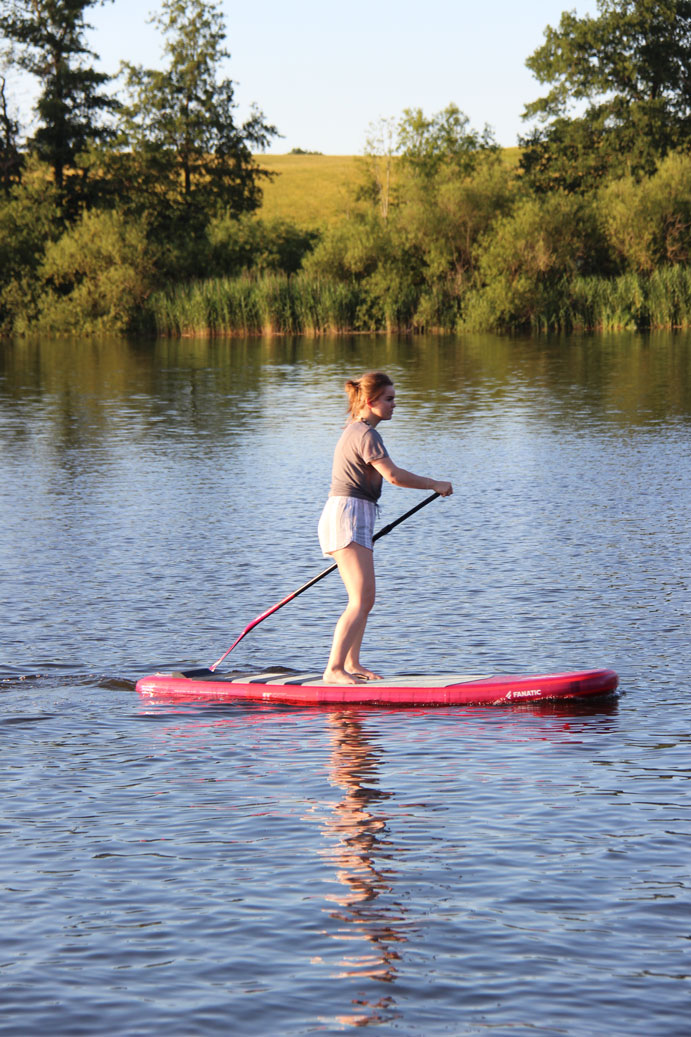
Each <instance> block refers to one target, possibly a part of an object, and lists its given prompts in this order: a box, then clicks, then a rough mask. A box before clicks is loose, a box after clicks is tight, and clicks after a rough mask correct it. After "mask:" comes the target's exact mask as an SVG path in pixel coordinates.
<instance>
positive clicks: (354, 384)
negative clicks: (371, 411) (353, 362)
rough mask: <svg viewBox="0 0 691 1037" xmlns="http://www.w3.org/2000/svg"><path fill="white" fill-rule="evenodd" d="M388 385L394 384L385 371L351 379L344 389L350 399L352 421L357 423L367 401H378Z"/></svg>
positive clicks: (349, 408) (349, 407)
mask: <svg viewBox="0 0 691 1037" xmlns="http://www.w3.org/2000/svg"><path fill="white" fill-rule="evenodd" d="M387 385H393V382H392V381H391V379H390V378H389V376H388V374H384V372H383V371H368V372H367V373H366V374H363V376H362V378H358V379H355V378H349V379H348V381H347V382H346V383H345V386H344V388H345V391H346V395H347V397H348V414H349V415H350V420H351V421H355V420H356V419H357V416H358V414H359V413H360V411H361V410H362V409H363V407H365V406H366V405H367V401H368V400H376V398H377V397H378V396H381V394H382V392H383V391H384V389H385V388H386V386H387Z"/></svg>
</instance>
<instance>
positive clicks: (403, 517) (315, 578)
mask: <svg viewBox="0 0 691 1037" xmlns="http://www.w3.org/2000/svg"><path fill="white" fill-rule="evenodd" d="M438 496H439V494H438V493H433V494H432V496H431V497H425V499H424V500H423V501H420V503H419V504H416V505H415V507H414V508H411V509H410V511H406V513H405V514H404V515H400V516H399V517H398V518H397V519H394V521H393V522H389V524H388V526H384V527H383V528H382V529H380V530H379V532H378V533H375V534H374V536H373V537H372V540H379V538H380V537H384V536H386V534H387V533H390V532H391V530H392V529H395V528H396V526H399V525H400V524H401V522H405V520H406V519H407V518H410V516H411V515H414V514H415V512H416V511H419V510H420V508H424V507H425V506H426V505H427V504H431V502H432V501H433V500H435V499H436V498H437V497H438ZM337 568H338V566H337V565H336V563H335V562H334V563H333V565H330V566H329V568H328V569H324V571H323V572H320V573H319V575H318V576H313V577H312V579H311V580H309V581H308V582H307V583H304V584H303V585H302V587H298V589H297V590H296V591H293V593H292V594H289V595H288V596H287V597H285V598H283V600H282V601H279V602H278V604H277V605H272V606H271V608H270V609H267V610H266V612H262V614H261V616H257V617H256V619H253V620H252V622H251V623H248V624H247V626H246V627H245V629H244V630H243V631H242V633H241V634H240V636H239V637H238V638H237V639H236V640H235V641H233V643H232V645H231V646H230V648H229V649H228V651H227V652H224V653H223V655H222V656H221V658H220V659H217V660H216V662H215V663H214V664H213V666H210V667H209V670H208V671H206V670H188V671H187V672H186V673H185V677H197V676H202V675H203V674H204V673H206V672H210V673H213V672H214V670H215V669H216V668H217V667H218V666H220V664H221V663H222V662H223V660H224V659H225V658H226V656H227V655H230V653H231V652H232V651H233V649H234V648H235V646H236V645H238V644H240V642H241V641H242V639H243V637H244V636H245V634H249V632H250V630H253V629H254V627H256V626H257V625H258V624H259V623H261V622H262V620H264V619H268V617H269V616H272V615H273V614H274V612H278V610H279V609H281V608H283V606H284V605H287V604H288V602H289V601H293V600H294V599H295V598H297V597H298V595H300V594H303V593H304V592H305V591H306V590H309V588H310V587H314V585H315V583H319V581H320V580H323V579H324V577H325V576H328V575H329V573H332V572H333V571H334V569H337Z"/></svg>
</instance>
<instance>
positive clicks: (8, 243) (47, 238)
mask: <svg viewBox="0 0 691 1037" xmlns="http://www.w3.org/2000/svg"><path fill="white" fill-rule="evenodd" d="M58 211H59V208H58V194H57V189H56V188H55V187H54V185H53V184H52V183H51V177H50V170H49V169H48V168H47V167H46V166H42V165H40V164H38V163H36V162H30V163H29V164H28V166H27V168H26V169H25V171H24V177H23V180H22V182H21V183H20V184H16V185H14V186H13V187H12V188H11V189H10V190H9V192H8V195H7V196H6V197H4V198H3V199H2V200H0V332H7V331H9V330H11V329H12V328H13V326H14V325H15V322H16V321H17V320H18V318H20V317H22V318H23V319H25V320H30V319H31V316H32V314H34V313H35V307H36V302H35V300H36V296H37V294H38V292H39V291H40V283H41V282H40V275H39V269H40V266H41V263H42V261H43V256H44V252H45V249H46V247H47V245H48V244H49V243H50V242H51V241H53V240H54V239H55V238H56V237H57V236H58V235H59V233H60V222H59V220H58Z"/></svg>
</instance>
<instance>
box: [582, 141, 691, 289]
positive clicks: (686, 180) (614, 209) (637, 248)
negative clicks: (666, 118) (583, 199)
mask: <svg viewBox="0 0 691 1037" xmlns="http://www.w3.org/2000/svg"><path fill="white" fill-rule="evenodd" d="M597 206H598V213H599V218H600V220H601V222H602V226H603V228H604V233H605V236H606V239H607V242H608V245H609V248H610V250H611V252H612V253H613V255H614V256H616V258H617V260H618V263H619V265H620V268H621V269H622V270H631V271H635V272H638V273H646V274H649V273H651V272H652V271H653V270H655V269H656V268H658V267H662V266H664V265H666V264H670V263H672V264H674V263H688V262H689V259H690V258H691V156H689V155H686V154H672V155H668V156H667V158H665V159H664V160H663V161H662V162H661V163H660V166H659V168H658V170H657V172H656V173H655V174H654V175H653V176H651V177H649V178H647V179H644V180H641V181H636V180H634V179H633V178H632V177H624V178H622V179H620V180H615V181H613V182H612V183H611V184H609V185H608V186H607V187H605V188H604V189H603V190H602V191H601V192H600V194H599V196H598V200H597Z"/></svg>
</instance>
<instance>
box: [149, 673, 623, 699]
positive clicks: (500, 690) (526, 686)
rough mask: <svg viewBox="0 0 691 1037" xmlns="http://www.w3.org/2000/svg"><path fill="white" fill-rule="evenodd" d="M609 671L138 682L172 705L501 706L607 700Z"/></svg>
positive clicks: (168, 676)
mask: <svg viewBox="0 0 691 1037" xmlns="http://www.w3.org/2000/svg"><path fill="white" fill-rule="evenodd" d="M618 683H619V678H618V676H617V674H616V673H615V672H614V670H581V671H576V672H572V673H542V674H535V675H530V674H528V675H526V674H517V675H502V674H443V675H440V676H426V675H423V674H407V675H401V676H398V677H386V678H385V679H383V680H379V681H363V682H362V683H361V684H325V683H324V681H323V680H322V679H321V674H319V673H300V672H298V671H296V670H288V669H285V668H283V667H274V668H272V669H268V670H266V671H265V672H263V673H246V672H234V673H225V674H221V673H216V672H214V671H212V670H203V669H200V670H188V671H185V672H170V673H154V674H152V675H151V676H149V677H142V678H141V679H140V680H139V681H137V685H136V687H137V691H138V692H139V694H140V695H142V696H144V697H146V698H156V699H163V700H179V701H194V700H206V701H215V702H218V701H221V702H232V701H234V700H250V701H259V702H277V703H279V702H280V703H289V704H291V705H301V706H305V705H314V706H330V705H334V706H344V705H347V706H365V705H366V706H504V705H514V704H516V703H521V702H538V701H554V700H561V701H563V700H565V699H580V698H584V697H586V696H589V695H609V694H612V693H613V692H614V691H615V690H616V687H617V684H618Z"/></svg>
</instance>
